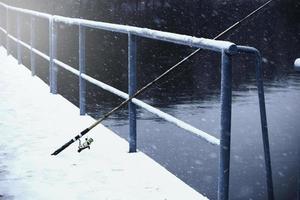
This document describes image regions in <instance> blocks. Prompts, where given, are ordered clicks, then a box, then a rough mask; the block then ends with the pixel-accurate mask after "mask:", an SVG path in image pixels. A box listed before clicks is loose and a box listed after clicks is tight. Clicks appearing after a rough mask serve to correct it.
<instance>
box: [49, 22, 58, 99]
mask: <svg viewBox="0 0 300 200" xmlns="http://www.w3.org/2000/svg"><path fill="white" fill-rule="evenodd" d="M56 50H57V26H56V23H55V22H54V20H53V18H51V19H50V21H49V55H50V62H49V84H50V92H51V93H52V94H56V93H57V70H58V69H57V66H56V64H55V63H54V61H53V60H54V59H56Z"/></svg>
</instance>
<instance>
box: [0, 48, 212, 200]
mask: <svg viewBox="0 0 300 200" xmlns="http://www.w3.org/2000/svg"><path fill="white" fill-rule="evenodd" d="M45 70H47V69H45ZM93 122H94V119H92V118H91V117H89V116H79V110H78V108H77V107H75V106H74V105H72V104H71V103H70V102H68V101H67V100H66V99H64V98H63V97H62V96H60V95H52V94H50V93H49V87H48V86H47V85H46V84H45V83H44V82H43V81H41V80H40V79H39V78H38V77H32V76H31V73H30V71H29V70H28V69H27V68H25V67H24V66H22V65H17V62H16V60H15V59H14V58H13V57H11V56H9V57H7V56H6V51H5V49H4V48H3V47H1V48H0V134H1V135H0V136H1V139H0V199H22V200H27V199H28V200H29V199H30V200H32V199H33V200H44V199H45V200H46V199H51V200H53V199H80V200H82V199H89V200H91V199H97V200H102V199H103V200H106V199H107V200H108V199H114V200H115V199H124V200H134V199H137V200H141V199H143V200H145V199H149V200H150V199H151V200H160V199H161V200H166V199H168V200H172V199H180V200H182V199H189V200H193V199H207V198H206V197H204V196H202V195H201V194H199V193H197V192H196V191H195V190H193V189H192V188H190V187H189V186H188V185H186V184H185V183H183V182H182V181H181V180H179V179H178V178H176V177H175V176H174V175H172V174H171V173H169V172H168V171H167V170H166V169H164V168H163V167H162V166H160V165H158V164H157V163H156V162H154V161H153V160H152V159H150V158H149V157H147V156H146V155H145V154H143V153H141V152H138V153H134V154H129V153H128V143H127V142H126V141H125V140H123V139H121V138H120V137H118V136H117V135H115V134H114V133H112V132H111V131H110V130H109V129H107V128H105V127H104V126H102V125H99V126H98V127H96V128H95V129H94V130H92V131H90V133H89V135H88V136H90V137H92V138H93V139H94V143H93V144H92V146H91V149H90V150H84V151H82V152H81V153H80V154H79V153H77V146H78V144H77V143H76V144H73V145H72V146H71V147H69V148H68V149H67V150H65V151H64V152H62V153H61V154H59V155H58V156H56V157H54V156H50V154H51V153H52V152H53V151H54V150H55V149H56V148H57V147H59V146H61V145H62V144H63V143H65V142H66V141H69V140H70V139H71V138H72V137H74V136H75V135H76V134H77V133H78V132H80V131H81V130H83V129H84V128H86V127H87V126H89V125H90V124H91V123H93Z"/></svg>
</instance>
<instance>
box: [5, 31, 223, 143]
mask: <svg viewBox="0 0 300 200" xmlns="http://www.w3.org/2000/svg"><path fill="white" fill-rule="evenodd" d="M0 31H2V32H3V33H5V34H6V33H7V32H6V30H5V29H3V28H2V27H0ZM9 38H11V39H12V40H14V41H15V42H19V43H20V44H21V45H22V46H24V47H26V48H27V49H28V50H30V49H31V47H30V45H28V44H26V43H25V42H23V41H18V39H17V38H15V37H14V36H12V35H9ZM32 51H33V52H34V53H36V54H37V55H39V56H41V57H42V58H44V59H45V60H47V61H50V57H49V56H47V55H46V54H44V53H43V52H41V51H39V50H37V49H35V48H32ZM53 62H54V63H55V64H56V65H58V66H60V67H62V68H64V69H65V70H67V71H69V72H71V73H73V74H74V75H76V76H80V71H79V70H77V69H74V68H73V67H71V66H70V65H67V64H66V63H64V62H62V61H59V60H57V59H54V60H53ZM81 77H82V78H83V79H84V80H86V81H88V82H90V83H92V84H94V85H96V86H98V87H101V88H102V89H104V90H106V91H109V92H111V93H113V94H115V95H117V96H119V97H121V98H123V99H128V98H129V95H128V94H126V93H125V92H122V91H121V90H118V89H116V88H114V87H112V86H110V85H107V84H105V83H103V82H101V81H98V80H96V79H95V78H93V77H91V76H89V75H87V74H84V73H82V74H81ZM132 102H133V103H134V104H135V105H137V106H139V107H141V108H144V109H146V110H148V111H149V112H151V113H153V114H155V115H157V116H159V117H161V118H163V119H164V120H166V121H168V122H170V123H173V124H175V125H176V126H178V127H180V128H182V129H184V130H186V131H188V132H191V133H193V134H195V136H198V137H201V138H203V139H205V140H206V141H207V142H209V143H211V144H213V145H219V144H220V140H219V139H217V138H216V137H214V136H212V135H211V134H209V133H206V132H204V131H202V130H200V129H198V128H196V127H194V126H192V125H190V124H188V123H186V122H184V121H182V120H180V119H177V118H175V117H173V116H172V115H170V114H167V113H165V112H163V111H161V110H159V109H157V108H155V107H153V106H151V105H149V104H147V103H145V102H143V101H141V100H139V99H137V98H133V99H132Z"/></svg>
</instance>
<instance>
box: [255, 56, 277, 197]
mask: <svg viewBox="0 0 300 200" xmlns="http://www.w3.org/2000/svg"><path fill="white" fill-rule="evenodd" d="M261 63H262V59H261V55H260V53H259V52H256V83H257V90H258V98H259V108H260V120H261V128H262V138H263V145H264V156H265V167H266V168H265V169H266V175H267V188H268V199H269V200H273V199H274V191H273V179H272V167H271V154H270V144H269V137H268V124H267V114H266V105H265V94H264V83H263V72H262V64H261Z"/></svg>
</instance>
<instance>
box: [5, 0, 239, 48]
mask: <svg viewBox="0 0 300 200" xmlns="http://www.w3.org/2000/svg"><path fill="white" fill-rule="evenodd" d="M0 5H2V6H4V7H6V8H8V9H11V10H15V11H19V12H22V13H26V14H30V15H34V16H37V17H43V18H47V19H53V20H54V21H56V22H63V23H66V24H70V25H72V24H73V25H82V26H86V27H91V28H96V29H102V30H107V31H113V32H119V33H125V34H129V33H130V34H134V35H137V36H140V37H145V38H150V39H154V40H160V41H165V42H171V43H175V44H181V45H186V46H190V47H197V48H203V49H207V50H212V51H218V52H221V51H222V50H223V49H224V50H225V51H226V52H228V53H235V52H236V45H235V44H234V43H231V42H227V41H220V40H212V39H206V38H197V37H193V36H188V35H182V34H176V33H170V32H164V31H157V30H152V29H147V28H139V27H134V26H128V25H120V24H112V23H106V22H99V21H92V20H86V19H79V18H70V17H64V16H58V15H49V14H46V13H41V12H37V11H32V10H27V9H22V8H16V7H12V6H8V5H6V4H4V3H0Z"/></svg>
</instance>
